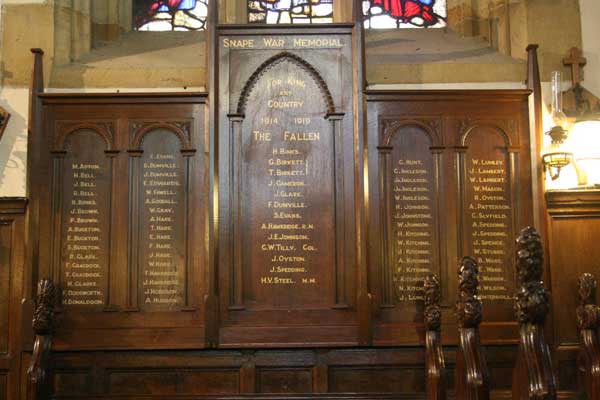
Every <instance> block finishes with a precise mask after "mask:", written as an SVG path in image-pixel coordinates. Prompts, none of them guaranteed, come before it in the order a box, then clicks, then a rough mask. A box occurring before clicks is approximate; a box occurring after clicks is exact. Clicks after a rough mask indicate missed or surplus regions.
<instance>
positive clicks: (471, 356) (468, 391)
mask: <svg viewBox="0 0 600 400" xmlns="http://www.w3.org/2000/svg"><path fill="white" fill-rule="evenodd" d="M478 275H479V268H478V266H477V262H476V261H475V260H474V259H472V258H470V257H464V258H463V259H462V261H461V263H460V266H459V269H458V293H459V295H458V296H459V297H458V301H457V302H456V314H457V316H458V334H459V340H460V341H459V346H458V354H457V355H456V369H455V379H454V384H455V387H456V398H457V399H463V400H487V399H489V398H490V374H489V371H488V367H487V362H486V360H485V355H484V352H483V349H482V347H481V340H480V338H479V324H480V323H481V320H482V307H481V301H480V300H479V299H478V298H477V293H478V288H479V279H478Z"/></svg>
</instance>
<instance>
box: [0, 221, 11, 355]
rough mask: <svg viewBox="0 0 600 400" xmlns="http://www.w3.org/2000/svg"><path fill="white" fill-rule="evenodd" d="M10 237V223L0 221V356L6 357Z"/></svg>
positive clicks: (8, 327)
mask: <svg viewBox="0 0 600 400" xmlns="http://www.w3.org/2000/svg"><path fill="white" fill-rule="evenodd" d="M12 235H13V229H12V221H0V246H1V247H0V356H2V355H8V348H9V346H8V339H9V333H10V327H11V321H10V312H9V311H10V310H9V307H10V284H11V279H10V275H11V270H12V269H13V268H12V265H11V253H12V251H11V250H12V246H13V243H12Z"/></svg>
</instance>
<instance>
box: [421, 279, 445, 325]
mask: <svg viewBox="0 0 600 400" xmlns="http://www.w3.org/2000/svg"><path fill="white" fill-rule="evenodd" d="M424 289H425V313H424V317H425V327H426V329H427V330H428V331H439V330H440V329H441V326H442V310H441V308H440V299H441V297H442V296H441V292H440V280H439V278H438V277H437V276H436V275H429V276H427V277H426V278H425V282H424Z"/></svg>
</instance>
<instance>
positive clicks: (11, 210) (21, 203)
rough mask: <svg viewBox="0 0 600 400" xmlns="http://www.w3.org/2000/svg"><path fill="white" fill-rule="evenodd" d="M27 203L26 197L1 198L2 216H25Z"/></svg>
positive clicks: (0, 208)
mask: <svg viewBox="0 0 600 400" xmlns="http://www.w3.org/2000/svg"><path fill="white" fill-rule="evenodd" d="M27 202H28V200H27V198H25V197H0V214H25V210H27Z"/></svg>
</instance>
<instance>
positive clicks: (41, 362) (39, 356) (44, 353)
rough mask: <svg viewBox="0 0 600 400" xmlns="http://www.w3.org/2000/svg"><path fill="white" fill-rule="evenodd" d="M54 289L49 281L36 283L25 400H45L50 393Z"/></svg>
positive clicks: (54, 303)
mask: <svg viewBox="0 0 600 400" xmlns="http://www.w3.org/2000/svg"><path fill="white" fill-rule="evenodd" d="M55 305H56V289H55V287H54V284H53V283H52V281H50V280H40V281H39V282H38V289H37V300H36V309H35V312H34V314H33V324H32V325H33V331H34V333H35V342H34V344H33V354H32V356H31V361H30V363H29V368H28V369H27V400H46V399H49V398H50V395H51V392H52V335H53V333H54V327H55V321H54V307H55Z"/></svg>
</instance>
